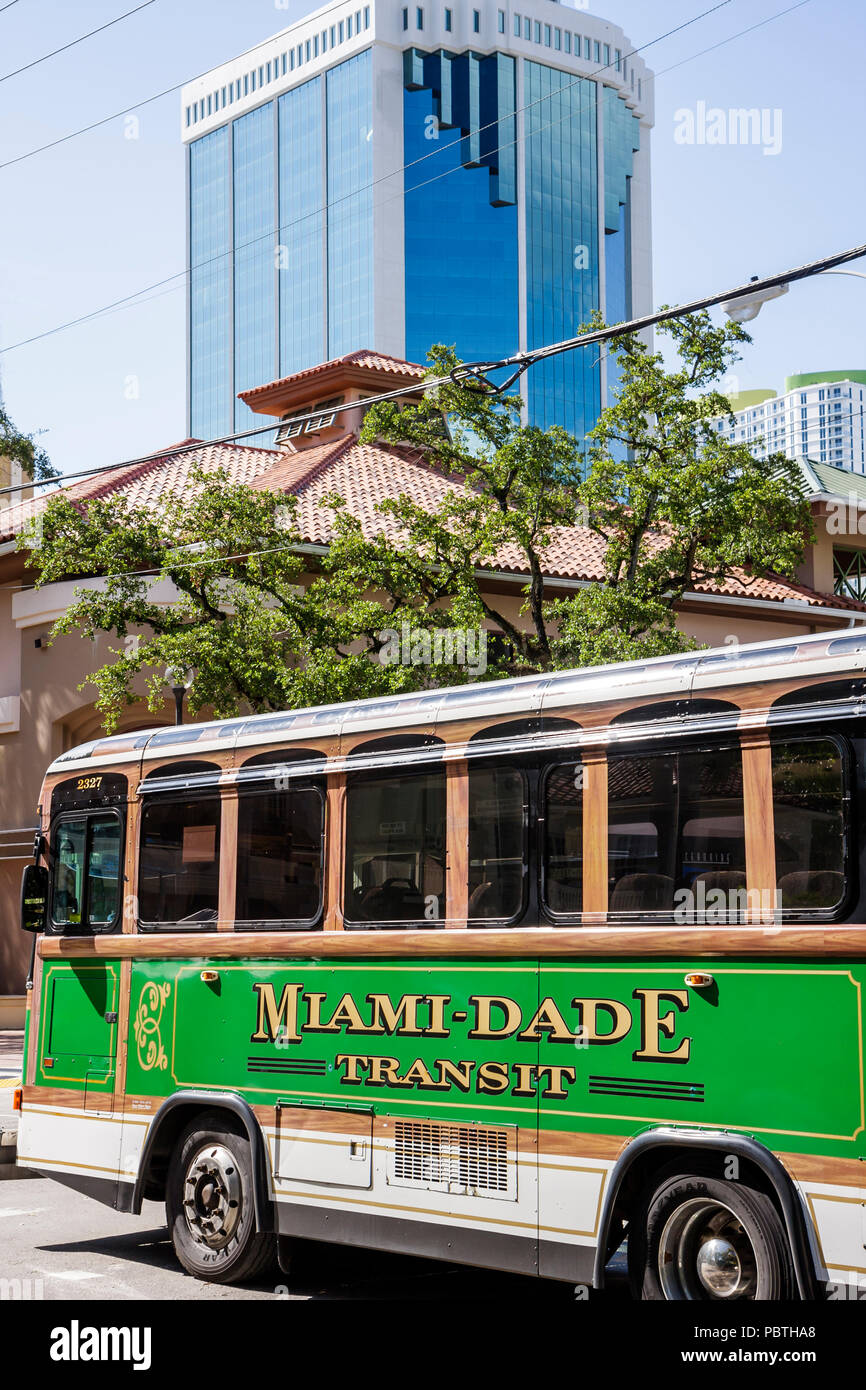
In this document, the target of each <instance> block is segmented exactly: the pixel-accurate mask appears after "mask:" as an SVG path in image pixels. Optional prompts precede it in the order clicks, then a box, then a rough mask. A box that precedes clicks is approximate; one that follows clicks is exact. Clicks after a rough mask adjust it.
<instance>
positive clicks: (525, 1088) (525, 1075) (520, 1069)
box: [511, 1062, 535, 1096]
mask: <svg viewBox="0 0 866 1390" xmlns="http://www.w3.org/2000/svg"><path fill="white" fill-rule="evenodd" d="M512 1070H513V1071H515V1072H516V1073H517V1085H516V1086H515V1087H514V1088H513V1090H512V1092H511V1094H512V1095H513V1096H534V1095H535V1086H534V1084H533V1073H534V1072H535V1067H534V1066H532V1065H531V1064H530V1063H529V1062H515V1064H514V1067H513V1068H512Z"/></svg>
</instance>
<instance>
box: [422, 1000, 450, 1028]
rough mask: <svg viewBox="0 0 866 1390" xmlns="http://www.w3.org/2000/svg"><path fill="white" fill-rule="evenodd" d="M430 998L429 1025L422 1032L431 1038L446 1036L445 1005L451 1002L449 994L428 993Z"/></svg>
mask: <svg viewBox="0 0 866 1390" xmlns="http://www.w3.org/2000/svg"><path fill="white" fill-rule="evenodd" d="M427 998H428V999H429V1000H430V1026H429V1028H425V1029H424V1032H425V1033H426V1034H427V1036H428V1037H431V1038H447V1037H448V1029H447V1028H446V1027H445V1005H446V1004H450V1003H451V995H450V994H428V995H427Z"/></svg>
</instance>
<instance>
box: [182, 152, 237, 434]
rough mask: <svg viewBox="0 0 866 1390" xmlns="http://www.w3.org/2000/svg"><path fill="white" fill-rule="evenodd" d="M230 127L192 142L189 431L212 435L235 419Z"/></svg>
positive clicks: (224, 428) (221, 431)
mask: <svg viewBox="0 0 866 1390" xmlns="http://www.w3.org/2000/svg"><path fill="white" fill-rule="evenodd" d="M230 171H231V164H230V159H229V132H228V129H227V128H226V127H223V128H222V129H221V130H215V131H213V132H212V133H211V134H210V135H205V136H204V138H203V139H201V140H196V142H195V144H194V145H192V146H191V147H190V160H189V180H190V203H189V261H190V267H191V269H190V277H189V338H190V383H189V389H190V433H191V434H192V435H194V436H195V437H196V438H198V439H213V438H214V437H215V436H216V435H218V434H222V433H224V432H225V431H226V425H227V424H229V425H230V424H231V419H232V369H231V351H230V346H231V344H230V341H229V336H228V334H229V325H230V323H231V261H230V252H231V222H230V208H231V194H230Z"/></svg>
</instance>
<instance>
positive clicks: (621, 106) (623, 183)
mask: <svg viewBox="0 0 866 1390" xmlns="http://www.w3.org/2000/svg"><path fill="white" fill-rule="evenodd" d="M603 90H604V95H603V101H604V108H603V110H604V189H605V197H604V231H605V236H604V254H605V260H604V267H605V307H604V316H605V320H606V321H607V322H608V323H622V322H623V321H624V320H625V319H629V318H631V317H632V296H631V175H632V168H633V163H634V155H635V152H636V151H637V150H638V149H640V121H639V120H638V119H637V117H635V116H633V115H632V113H631V111H629V109H628V107H627V106H626V104H625V102H624V101H623V100H622V99H621V97H619V96H618V94H617V93H616V92H615V91H614V90H613V89H612V88H611V87H605V88H604V89H603ZM619 379H620V373H619V366H618V364H617V361H616V358H615V357H613V356H608V359H607V396H608V400H610V399H611V398H612V397H613V396H615V395H616V392H617V389H618V387H619Z"/></svg>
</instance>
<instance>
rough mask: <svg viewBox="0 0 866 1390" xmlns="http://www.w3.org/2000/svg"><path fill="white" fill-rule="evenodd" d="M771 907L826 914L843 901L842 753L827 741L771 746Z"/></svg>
mask: <svg viewBox="0 0 866 1390" xmlns="http://www.w3.org/2000/svg"><path fill="white" fill-rule="evenodd" d="M772 763H773V823H774V830H775V849H776V894H777V899H776V905H777V907H779V908H780V909H781V911H782V913H783V914H784V913H785V912H797V913H808V912H809V911H811V910H814V909H816V908H817V909H823V910H824V911H829V910H832V909H833V908H834V907H837V906H838V905H839V904H840V903H841V902H842V899H843V898H844V896H845V887H846V864H845V784H844V766H843V760H842V754H841V752H840V750H839V747H838V746H837V744H835V743H833V742H831V740H829V739H802V740H799V739H792V740H791V741H789V742H786V743H774V744H773V750H772Z"/></svg>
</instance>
